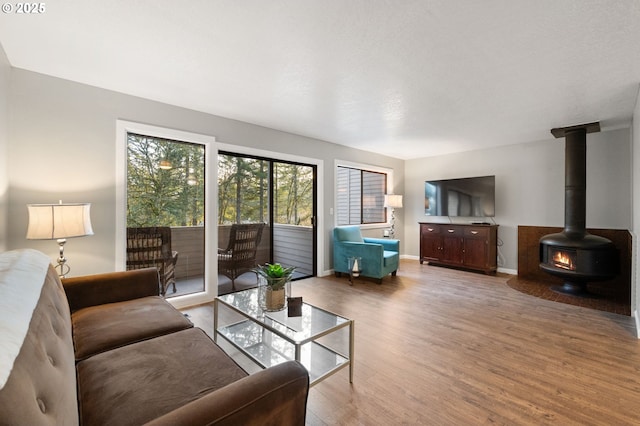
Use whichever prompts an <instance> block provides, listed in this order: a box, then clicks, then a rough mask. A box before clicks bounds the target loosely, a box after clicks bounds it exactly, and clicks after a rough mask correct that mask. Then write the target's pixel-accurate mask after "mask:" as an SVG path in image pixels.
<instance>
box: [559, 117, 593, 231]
mask: <svg viewBox="0 0 640 426" xmlns="http://www.w3.org/2000/svg"><path fill="white" fill-rule="evenodd" d="M586 139H587V129H586V128H585V127H579V128H576V129H572V130H567V131H566V132H565V149H564V152H565V171H564V182H565V184H564V233H565V235H566V236H567V237H568V238H569V239H580V238H583V237H584V235H585V234H586V229H587V219H586V210H587V143H586Z"/></svg>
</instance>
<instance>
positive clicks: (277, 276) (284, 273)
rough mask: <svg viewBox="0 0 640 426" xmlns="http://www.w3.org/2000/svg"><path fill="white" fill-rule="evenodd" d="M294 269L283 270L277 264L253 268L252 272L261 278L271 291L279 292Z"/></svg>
mask: <svg viewBox="0 0 640 426" xmlns="http://www.w3.org/2000/svg"><path fill="white" fill-rule="evenodd" d="M295 269H296V268H295V266H291V267H289V268H283V267H282V265H281V264H279V263H274V264H270V263H265V264H264V265H260V266H258V267H256V268H254V269H253V271H254V272H255V273H256V274H258V275H260V276H261V277H263V278H264V279H265V280H266V282H267V285H268V286H270V287H271V288H272V289H273V290H279V289H281V288H283V287H284V285H285V284H286V282H287V281H289V280H290V279H291V276H292V275H293V271H295Z"/></svg>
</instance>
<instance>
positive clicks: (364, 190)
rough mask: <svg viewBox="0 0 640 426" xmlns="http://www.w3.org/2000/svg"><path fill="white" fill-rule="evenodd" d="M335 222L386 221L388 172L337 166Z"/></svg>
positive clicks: (361, 222) (352, 223)
mask: <svg viewBox="0 0 640 426" xmlns="http://www.w3.org/2000/svg"><path fill="white" fill-rule="evenodd" d="M336 192H337V197H336V214H337V224H338V225H363V224H374V223H385V222H386V221H387V216H386V210H385V208H384V195H385V194H386V193H387V173H385V172H381V171H372V170H365V169H363V168H357V167H351V166H338V167H337V169H336Z"/></svg>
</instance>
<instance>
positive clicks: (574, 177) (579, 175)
mask: <svg viewBox="0 0 640 426" xmlns="http://www.w3.org/2000/svg"><path fill="white" fill-rule="evenodd" d="M599 131H600V123H590V124H584V125H579V126H572V127H563V128H557V129H552V130H551V133H552V134H553V135H554V136H555V137H556V138H562V137H564V138H565V144H566V145H565V190H564V194H565V195H564V230H563V231H562V232H560V233H557V234H549V235H545V236H544V237H542V238H541V239H540V268H541V269H542V270H544V271H545V272H548V273H549V274H552V275H555V276H558V277H561V278H563V279H564V284H563V285H562V286H556V287H553V289H554V290H555V291H559V292H562V293H568V294H573V295H577V296H590V295H591V294H590V293H589V292H588V291H587V283H588V282H589V281H605V280H609V279H612V278H614V277H615V275H616V274H617V273H618V251H617V249H616V248H615V246H614V245H613V243H612V242H611V241H610V240H608V239H606V238H603V237H599V236H597V235H592V234H589V233H588V232H587V231H586V193H587V174H586V171H587V165H586V164H587V144H586V135H587V133H594V132H599Z"/></svg>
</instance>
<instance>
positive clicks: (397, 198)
mask: <svg viewBox="0 0 640 426" xmlns="http://www.w3.org/2000/svg"><path fill="white" fill-rule="evenodd" d="M384 206H385V207H387V208H390V209H391V229H390V230H389V237H390V238H395V234H396V229H395V227H396V215H395V209H401V208H402V195H396V194H386V195H385V196H384Z"/></svg>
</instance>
